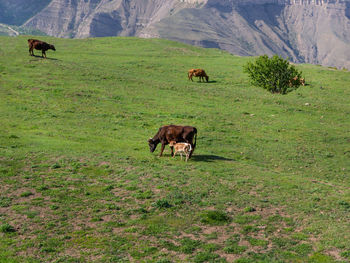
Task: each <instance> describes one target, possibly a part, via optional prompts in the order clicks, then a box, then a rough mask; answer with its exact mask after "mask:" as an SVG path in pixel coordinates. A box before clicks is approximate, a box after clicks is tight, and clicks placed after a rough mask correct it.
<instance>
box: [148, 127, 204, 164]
mask: <svg viewBox="0 0 350 263" xmlns="http://www.w3.org/2000/svg"><path fill="white" fill-rule="evenodd" d="M193 139H194V143H193ZM171 141H175V142H187V143H189V144H191V146H192V150H191V153H190V155H189V158H191V156H192V153H193V151H194V149H195V148H196V141H197V129H196V128H195V127H192V126H178V125H167V126H163V127H160V128H159V130H158V132H157V134H156V135H154V137H153V138H150V139H149V140H148V145H149V150H150V151H151V153H153V152H154V151H155V149H156V148H157V145H158V143H161V144H162V148H161V150H160V155H159V157H160V156H162V154H163V151H164V147H165V145H167V144H169V143H170V142H171ZM170 148H171V156H173V155H174V149H173V147H170Z"/></svg>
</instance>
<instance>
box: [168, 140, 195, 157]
mask: <svg viewBox="0 0 350 263" xmlns="http://www.w3.org/2000/svg"><path fill="white" fill-rule="evenodd" d="M169 145H170V146H171V147H174V149H175V152H174V156H173V157H175V155H176V153H177V152H179V153H180V156H181V160H182V153H184V154H185V155H186V162H187V160H188V158H189V156H190V153H191V151H192V146H191V144H189V143H187V142H179V143H176V142H175V141H171V142H170V143H169Z"/></svg>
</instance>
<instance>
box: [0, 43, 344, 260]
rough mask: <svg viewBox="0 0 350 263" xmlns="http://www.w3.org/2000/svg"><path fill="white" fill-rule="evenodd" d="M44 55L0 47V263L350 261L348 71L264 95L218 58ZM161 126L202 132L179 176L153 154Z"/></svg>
mask: <svg viewBox="0 0 350 263" xmlns="http://www.w3.org/2000/svg"><path fill="white" fill-rule="evenodd" d="M44 40H47V42H49V43H53V44H54V45H55V47H56V49H57V51H56V52H50V51H48V52H47V55H48V59H41V58H40V57H30V56H29V55H28V53H27V52H28V50H27V44H26V38H25V37H18V38H7V37H0V55H1V60H0V63H1V64H0V87H1V88H0V123H1V126H2V127H1V129H0V237H1V238H0V262H1V260H2V261H3V262H11V261H12V262H43V261H45V262H86V261H94V262H334V261H343V262H346V261H347V260H349V251H350V247H349V242H348V240H349V239H350V237H349V233H350V229H349V212H350V191H349V190H350V179H349V170H350V167H349V161H350V148H349V142H350V134H349V131H350V129H349V128H350V127H349V126H350V124H349V122H348V115H349V113H350V106H349V103H348V98H349V95H350V94H349V93H350V90H349V88H348V87H347V86H346V84H347V83H349V80H350V75H349V73H348V72H343V71H330V70H328V69H326V68H322V67H318V66H310V65H300V66H298V67H299V69H301V70H302V71H303V72H304V75H305V78H306V82H307V83H308V84H309V85H307V86H306V87H301V88H300V89H299V90H297V91H295V92H292V93H290V94H289V95H287V96H281V95H271V94H269V93H266V92H264V91H263V90H260V89H257V88H254V87H251V86H250V85H249V82H248V79H247V77H246V76H245V75H244V74H243V72H242V65H244V64H245V63H246V62H247V61H248V60H249V58H243V57H237V56H232V55H230V54H228V53H225V52H222V51H219V50H216V49H201V48H197V47H191V46H187V45H183V44H179V43H175V42H171V41H166V40H156V39H150V40H142V39H136V38H99V39H84V40H69V39H55V38H44ZM190 68H204V69H205V70H206V72H207V74H208V75H209V76H210V79H211V80H213V81H212V82H211V83H199V82H196V81H195V82H193V83H192V82H189V81H188V80H187V70H188V69H190ZM170 123H173V124H182V125H193V126H195V127H197V129H198V140H197V149H196V151H195V153H194V155H193V158H192V159H191V160H190V161H189V162H188V163H185V162H181V161H180V160H179V158H174V159H173V158H170V151H169V149H167V150H166V152H165V156H164V157H162V158H158V157H157V156H156V154H150V153H149V151H148V146H147V139H148V138H149V137H151V136H153V135H154V134H155V133H156V132H157V130H158V128H159V127H160V126H162V125H166V124H170ZM158 151H159V149H157V151H156V153H157V152H158Z"/></svg>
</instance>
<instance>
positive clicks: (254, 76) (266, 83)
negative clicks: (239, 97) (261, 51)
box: [244, 55, 302, 94]
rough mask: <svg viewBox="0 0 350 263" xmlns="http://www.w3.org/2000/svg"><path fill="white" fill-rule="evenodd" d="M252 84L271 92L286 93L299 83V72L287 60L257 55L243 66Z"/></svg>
mask: <svg viewBox="0 0 350 263" xmlns="http://www.w3.org/2000/svg"><path fill="white" fill-rule="evenodd" d="M244 71H245V72H246V73H248V75H249V77H250V79H251V82H252V84H253V85H254V86H257V87H261V88H264V89H266V90H268V91H270V92H271V93H280V94H287V93H288V92H290V91H293V90H295V89H297V88H299V86H300V85H301V81H300V79H301V78H302V76H301V74H302V73H301V72H300V71H298V70H297V69H296V68H295V67H294V66H293V65H291V64H289V61H288V60H286V59H283V58H282V57H279V56H277V55H274V56H273V57H271V58H269V57H268V56H267V55H263V56H260V57H258V58H257V59H256V60H255V61H254V62H248V63H247V64H246V65H245V66H244Z"/></svg>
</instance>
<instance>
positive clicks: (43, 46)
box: [28, 39, 56, 58]
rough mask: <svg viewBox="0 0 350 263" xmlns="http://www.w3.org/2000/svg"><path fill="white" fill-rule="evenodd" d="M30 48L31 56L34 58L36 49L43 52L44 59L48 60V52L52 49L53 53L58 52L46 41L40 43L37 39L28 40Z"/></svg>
mask: <svg viewBox="0 0 350 263" xmlns="http://www.w3.org/2000/svg"><path fill="white" fill-rule="evenodd" d="M28 46H29V55H31V56H34V49H37V50H41V55H42V57H43V58H44V57H45V58H46V53H45V52H46V50H48V49H52V50H53V51H56V49H55V46H54V45H50V44H48V43H46V42H44V41H40V40H37V39H28Z"/></svg>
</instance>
